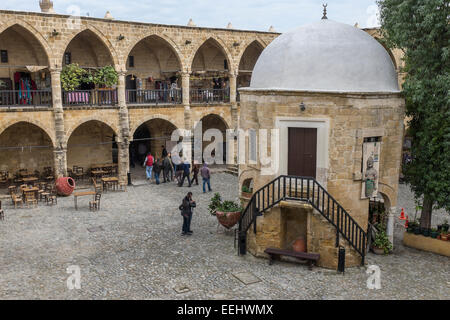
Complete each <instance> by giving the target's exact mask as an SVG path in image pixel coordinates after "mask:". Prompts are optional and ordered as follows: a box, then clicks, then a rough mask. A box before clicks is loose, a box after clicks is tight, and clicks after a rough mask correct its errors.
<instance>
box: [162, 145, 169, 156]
mask: <svg viewBox="0 0 450 320" xmlns="http://www.w3.org/2000/svg"><path fill="white" fill-rule="evenodd" d="M161 148H162V158H163V159H164V158H165V157H167V155H168V153H167V149H166V147H165V146H161Z"/></svg>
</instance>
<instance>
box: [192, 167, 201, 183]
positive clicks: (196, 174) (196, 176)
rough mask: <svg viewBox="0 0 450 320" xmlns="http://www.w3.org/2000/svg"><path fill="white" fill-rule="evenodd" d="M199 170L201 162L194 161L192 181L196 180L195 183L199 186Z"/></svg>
mask: <svg viewBox="0 0 450 320" xmlns="http://www.w3.org/2000/svg"><path fill="white" fill-rule="evenodd" d="M199 171H200V166H199V164H198V163H195V162H194V166H193V168H192V173H193V174H194V175H193V176H192V180H191V182H192V183H194V181H195V185H197V186H198V173H199Z"/></svg>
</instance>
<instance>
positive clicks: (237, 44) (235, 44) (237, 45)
mask: <svg viewBox="0 0 450 320" xmlns="http://www.w3.org/2000/svg"><path fill="white" fill-rule="evenodd" d="M240 45H241V44H240V43H239V42H235V43H233V47H239V46H240Z"/></svg>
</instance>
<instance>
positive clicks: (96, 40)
mask: <svg viewBox="0 0 450 320" xmlns="http://www.w3.org/2000/svg"><path fill="white" fill-rule="evenodd" d="M74 64H76V65H78V66H79V67H81V68H82V69H84V70H85V71H86V75H85V76H83V77H82V81H81V82H80V84H79V85H78V86H77V87H76V88H75V90H73V91H72V90H69V91H70V92H64V93H63V104H64V105H116V104H117V92H116V85H107V84H105V83H106V82H99V81H97V82H96V81H95V80H94V78H95V74H96V73H97V72H98V71H99V69H101V68H103V67H107V66H114V59H113V57H112V53H111V51H110V49H109V48H108V46H107V45H106V44H105V43H104V42H103V40H102V39H101V38H100V37H99V36H98V35H97V34H95V33H94V32H93V31H91V30H89V29H86V30H83V31H81V32H80V33H78V34H77V35H76V36H75V37H74V38H73V39H72V40H71V41H70V42H69V44H68V45H67V47H66V50H65V51H64V54H63V57H62V66H63V73H64V68H65V67H67V66H69V65H70V66H71V65H74ZM63 89H64V88H63Z"/></svg>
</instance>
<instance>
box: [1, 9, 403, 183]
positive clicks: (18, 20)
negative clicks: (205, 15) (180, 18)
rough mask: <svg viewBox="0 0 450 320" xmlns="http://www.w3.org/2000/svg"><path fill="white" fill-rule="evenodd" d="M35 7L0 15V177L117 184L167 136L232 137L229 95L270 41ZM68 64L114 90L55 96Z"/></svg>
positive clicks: (265, 36)
mask: <svg viewBox="0 0 450 320" xmlns="http://www.w3.org/2000/svg"><path fill="white" fill-rule="evenodd" d="M40 4H41V8H42V11H43V13H33V12H16V11H5V10H2V11H0V50H1V60H0V148H2V152H1V153H0V170H1V171H3V172H4V173H5V172H7V174H8V175H9V177H10V178H12V177H13V175H14V174H15V172H17V171H18V170H19V169H28V170H31V171H34V170H38V171H42V170H43V168H45V167H52V168H54V170H55V174H56V176H57V177H59V176H65V175H67V171H68V169H72V168H73V167H74V166H79V167H83V168H84V169H85V170H89V167H90V166H91V165H92V164H99V163H111V162H115V163H118V168H119V169H118V170H119V177H120V179H121V180H122V181H125V180H126V176H127V173H128V171H129V154H130V153H131V154H132V157H134V159H133V160H134V161H137V162H139V161H140V159H139V157H140V156H141V155H140V153H139V151H142V150H146V151H149V150H151V151H152V152H153V153H154V154H156V155H159V154H160V153H161V146H162V145H166V146H170V141H169V140H170V137H168V135H169V133H171V132H172V131H173V130H174V129H175V128H180V129H192V128H193V127H194V125H195V124H196V123H197V122H198V121H200V120H203V129H204V130H206V129H207V128H212V127H215V128H218V129H220V130H221V131H222V132H224V131H225V130H226V129H229V128H235V127H237V125H238V117H239V116H238V114H239V108H240V103H239V93H238V90H237V89H238V88H239V87H247V86H248V85H249V81H250V77H251V75H252V72H253V68H254V65H255V63H256V61H257V59H258V57H259V55H260V54H261V52H262V50H263V49H264V48H266V47H267V46H268V45H269V44H270V43H271V42H272V41H273V40H274V39H275V38H277V37H278V36H279V34H278V33H275V32H258V31H244V30H235V29H232V26H231V25H229V26H228V28H223V29H217V28H202V27H196V26H195V24H193V22H192V23H190V24H189V26H173V25H160V24H151V23H140V22H127V21H118V20H114V19H113V18H112V15H111V14H107V15H105V19H99V18H91V17H73V16H68V15H60V14H55V13H54V11H53V4H52V2H51V1H45V0H43V1H40ZM367 31H368V32H373V33H374V34H376V30H375V31H373V30H367ZM393 58H394V59H395V60H397V61H399V59H398V57H394V56H393ZM71 63H77V64H79V65H80V66H82V67H83V68H85V69H86V70H96V69H98V68H101V67H104V66H107V65H111V66H113V67H114V68H115V70H116V71H117V72H118V74H119V81H118V85H117V86H116V87H113V88H99V87H92V88H81V89H79V90H77V91H75V92H64V91H62V90H61V79H60V77H61V70H62V68H63V67H64V66H65V65H67V64H71ZM169 87H170V88H169ZM142 145H143V146H142ZM138 160H139V161H138Z"/></svg>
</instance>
